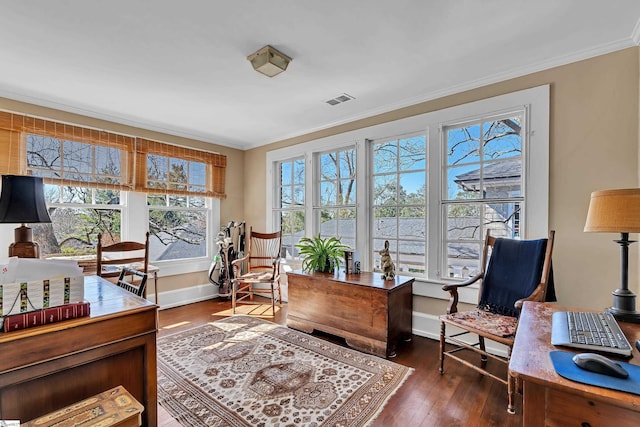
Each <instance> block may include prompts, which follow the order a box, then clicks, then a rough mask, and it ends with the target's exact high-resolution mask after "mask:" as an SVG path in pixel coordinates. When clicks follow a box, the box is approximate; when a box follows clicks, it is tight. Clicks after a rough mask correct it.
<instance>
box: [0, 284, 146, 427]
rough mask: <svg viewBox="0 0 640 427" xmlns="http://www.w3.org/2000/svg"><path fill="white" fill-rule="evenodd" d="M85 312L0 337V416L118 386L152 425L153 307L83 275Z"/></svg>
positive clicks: (39, 410)
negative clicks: (88, 309)
mask: <svg viewBox="0 0 640 427" xmlns="http://www.w3.org/2000/svg"><path fill="white" fill-rule="evenodd" d="M84 287H85V300H87V301H89V302H90V303H91V315H90V316H88V317H82V318H78V319H70V320H65V321H62V322H57V323H51V324H48V325H43V326H38V327H34V328H28V329H23V330H19V331H12V332H8V333H1V334H0V354H1V355H2V357H0V413H2V416H3V417H4V418H5V419H21V420H22V421H27V420H30V419H33V418H36V417H38V416H41V415H43V414H45V413H48V412H51V411H52V410H55V409H59V408H62V407H65V406H67V405H69V404H72V403H74V402H77V401H79V400H82V399H85V398H87V397H90V396H92V395H95V394H98V393H101V392H103V391H105V390H107V389H109V388H112V387H116V386H118V385H123V386H124V387H125V388H126V389H127V390H128V391H129V392H130V393H131V394H132V395H133V396H134V397H135V398H136V399H137V400H138V401H139V402H141V403H142V404H143V405H144V406H145V412H144V413H143V422H144V425H156V422H157V420H156V409H157V408H156V405H157V390H156V387H157V380H156V332H157V306H156V305H155V304H153V303H151V302H149V301H147V300H146V299H144V298H140V297H138V296H136V295H134V294H132V293H130V292H127V291H125V290H124V289H122V288H119V287H118V286H116V285H114V284H112V283H110V282H108V281H107V280H104V279H102V278H100V277H98V276H85V282H84Z"/></svg>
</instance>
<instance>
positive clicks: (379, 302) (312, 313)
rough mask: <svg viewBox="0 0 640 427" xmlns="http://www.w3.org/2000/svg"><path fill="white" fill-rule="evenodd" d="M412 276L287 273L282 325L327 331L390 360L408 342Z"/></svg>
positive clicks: (358, 347)
mask: <svg viewBox="0 0 640 427" xmlns="http://www.w3.org/2000/svg"><path fill="white" fill-rule="evenodd" d="M413 280H414V279H413V278H411V277H402V276H396V277H395V279H394V280H386V281H385V280H382V279H381V273H367V272H364V273H361V274H348V275H347V274H344V273H343V272H340V273H336V274H335V275H334V274H328V273H303V272H302V271H294V272H290V273H287V283H288V285H289V303H288V308H287V326H289V327H291V328H294V329H299V330H301V331H304V332H307V333H311V332H313V330H314V329H315V330H319V331H323V332H327V333H330V334H333V335H337V336H339V337H342V338H344V339H345V341H346V342H347V344H348V345H349V346H351V347H353V348H355V349H356V350H360V351H363V352H366V353H372V354H375V355H377V356H381V357H394V356H395V355H396V347H397V344H398V342H399V341H400V340H411V328H412V324H411V316H412V311H413Z"/></svg>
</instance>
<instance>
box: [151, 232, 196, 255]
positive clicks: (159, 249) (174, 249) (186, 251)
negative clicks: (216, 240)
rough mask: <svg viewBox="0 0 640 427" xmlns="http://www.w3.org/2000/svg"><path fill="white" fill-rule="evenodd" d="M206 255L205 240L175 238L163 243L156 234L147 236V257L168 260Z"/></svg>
mask: <svg viewBox="0 0 640 427" xmlns="http://www.w3.org/2000/svg"><path fill="white" fill-rule="evenodd" d="M206 255H207V246H206V242H205V241H204V240H202V241H201V242H200V243H199V244H193V243H187V242H185V241H183V240H175V241H173V242H171V243H169V244H168V245H166V246H165V245H164V244H163V243H161V242H160V240H159V239H158V238H157V237H156V236H153V235H152V236H150V237H149V259H150V260H157V261H160V260H168V259H182V258H193V257H199V256H206Z"/></svg>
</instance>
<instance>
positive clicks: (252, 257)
mask: <svg viewBox="0 0 640 427" xmlns="http://www.w3.org/2000/svg"><path fill="white" fill-rule="evenodd" d="M247 241H248V250H247V252H246V255H245V256H244V257H242V258H239V259H236V260H234V261H233V262H232V263H231V265H232V267H233V273H234V274H233V277H234V278H233V280H232V289H231V307H232V309H233V314H235V313H236V306H237V303H239V302H242V303H244V304H257V305H262V303H261V302H260V301H254V300H253V297H254V296H255V295H258V296H262V297H266V298H269V299H270V301H271V316H275V313H276V308H275V306H276V301H277V305H281V304H282V293H281V291H280V250H281V249H282V231H277V232H275V233H258V232H255V231H253V227H250V228H249V236H248V237H247ZM244 263H246V269H247V272H246V273H244V274H241V271H242V266H243V264H244ZM249 314H263V313H262V312H261V311H259V312H251V313H249Z"/></svg>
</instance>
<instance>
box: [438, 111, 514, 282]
mask: <svg viewBox="0 0 640 427" xmlns="http://www.w3.org/2000/svg"><path fill="white" fill-rule="evenodd" d="M523 119H524V110H522V111H517V112H514V113H509V114H504V115H501V116H498V117H486V118H482V119H480V120H474V121H471V122H467V123H460V124H455V125H448V126H445V127H443V132H442V133H443V139H444V141H443V145H444V149H445V150H446V164H445V165H444V166H443V172H442V174H443V177H444V179H445V191H444V197H443V200H442V217H443V218H444V247H443V249H444V254H445V255H444V259H445V261H446V263H447V265H446V271H447V275H448V276H449V277H460V278H466V277H469V276H473V275H474V274H477V273H478V272H479V271H480V264H479V263H480V259H481V250H482V242H483V239H484V236H485V234H486V232H487V231H490V233H491V235H492V236H495V237H508V238H518V237H519V236H520V230H521V228H523V227H525V224H524V223H522V218H521V215H520V213H521V211H523V210H524V209H525V203H526V200H525V197H524V193H523V162H522V148H523V138H522V133H523V132H522V125H523V122H524V121H523Z"/></svg>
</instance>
